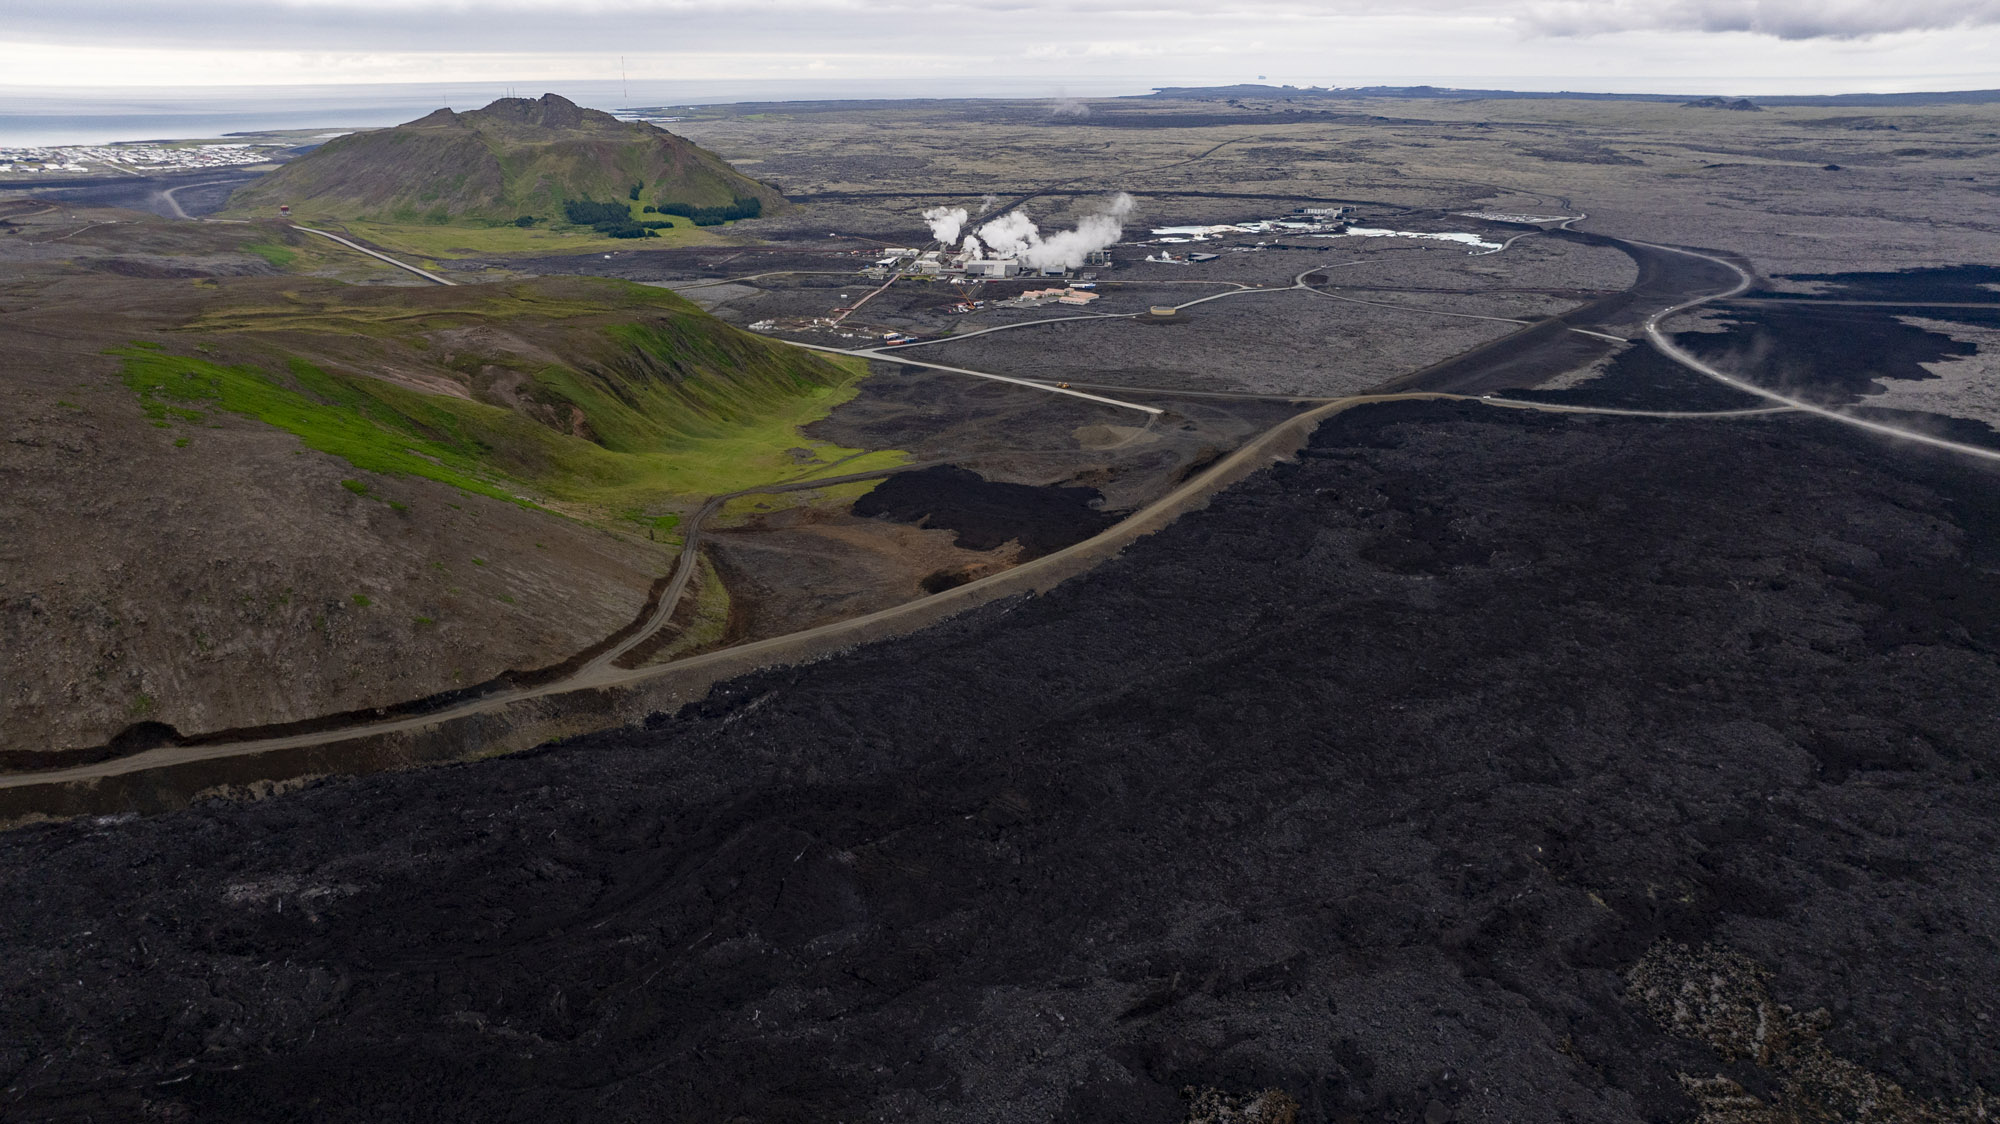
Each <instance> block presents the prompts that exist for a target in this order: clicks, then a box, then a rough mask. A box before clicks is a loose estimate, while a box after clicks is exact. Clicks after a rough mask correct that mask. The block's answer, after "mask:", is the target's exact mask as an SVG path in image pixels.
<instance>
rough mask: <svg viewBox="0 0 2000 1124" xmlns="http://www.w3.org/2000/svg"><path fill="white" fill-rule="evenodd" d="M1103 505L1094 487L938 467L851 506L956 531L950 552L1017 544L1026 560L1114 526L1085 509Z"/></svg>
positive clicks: (881, 487)
mask: <svg viewBox="0 0 2000 1124" xmlns="http://www.w3.org/2000/svg"><path fill="white" fill-rule="evenodd" d="M1103 498H1104V496H1103V494H1102V493H1100V492H1099V491H1098V490H1097V489H1095V488H1080V487H1067V488H1065V487H1043V488H1037V487H1033V486H1031V485H1027V484H1008V483H1005V482H1002V481H997V480H988V479H986V478H985V477H983V476H981V475H979V474H978V473H977V472H974V471H972V470H971V469H966V468H960V467H958V466H957V465H952V464H941V465H936V466H934V467H931V468H924V469H918V470H917V471H915V472H898V473H897V474H896V475H894V476H891V477H889V478H888V479H886V480H884V481H882V483H880V484H878V485H876V486H875V488H874V490H873V491H870V492H869V493H868V494H867V495H865V496H862V497H861V498H860V499H858V500H855V501H854V514H856V515H860V516H867V517H875V516H881V517H884V518H888V519H894V520H896V521H897V522H899V523H916V524H921V525H922V526H926V527H940V528H944V529H946V530H951V531H956V532H958V539H957V542H956V545H958V546H960V547H963V548H964V549H966V550H995V549H998V548H999V547H1001V546H1003V545H1005V544H1006V543H1008V542H1018V543H1020V544H1021V559H1022V560H1023V561H1026V560H1027V559H1030V558H1039V557H1041V556H1042V555H1044V554H1047V553H1049V552H1050V551H1055V550H1061V549H1062V548H1063V547H1066V546H1068V545H1070V544H1071V543H1079V542H1082V541H1083V540H1085V539H1087V538H1089V537H1090V536H1092V535H1095V534H1097V533H1098V532H1099V531H1102V530H1104V529H1105V528H1106V527H1109V526H1111V525H1112V524H1113V523H1116V522H1117V521H1118V517H1117V516H1116V515H1112V514H1110V513H1108V512H1104V511H1099V510H1098V509H1097V508H1096V507H1095V506H1093V505H1094V504H1095V503H1097V502H1098V501H1101V500H1102V499H1103Z"/></svg>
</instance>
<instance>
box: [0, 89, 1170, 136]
mask: <svg viewBox="0 0 2000 1124" xmlns="http://www.w3.org/2000/svg"><path fill="white" fill-rule="evenodd" d="M1146 89H1147V87H1145V86H1143V85H1142V84H1138V83H1135V82H1132V81H1130V80H1114V79H1106V80H1104V81H1102V82H1098V83H1095V84H1090V83H1083V84H1080V83H1077V82H1074V81H1071V82H1068V83H1066V84H1064V85H1061V86H1058V85H1057V84H1055V83H1053V82H1052V81H1050V80H1047V79H1034V78H990V79H984V80H977V81H968V80H961V79H953V80H950V81H944V80H937V79H883V80H879V81H868V80H838V81H769V80H740V81H703V82H638V81H635V82H631V83H629V84H628V83H624V82H616V81H576V82H523V83H518V84H507V83H451V84H446V83H436V82H432V83H398V84H393V85H388V84H384V85H349V86H264V87H258V86H234V87H231V86H207V87H184V88H172V89H142V88H128V89H49V88H37V87H28V86H6V85H0V148H28V147H36V146H52V145H70V144H110V143H113V142H117V141H140V140H197V139H206V138H221V137H228V136H231V135H234V134H238V133H261V132H273V131H286V130H297V129H333V130H340V129H361V128H375V127H380V126H386V125H396V124H400V123H402V122H404V121H412V120H415V119H416V118H419V117H422V116H423V115H425V114H427V113H429V112H431V111H432V110H434V109H438V108H440V107H442V106H449V107H451V108H452V109H456V110H461V111H463V110H468V109H478V108H479V107H481V106H483V105H486V104H487V103H489V102H491V101H493V100H494V99H495V98H503V97H527V98H533V97H540V96H541V95H542V94H544V93H549V92H553V93H557V94H561V95H562V96H563V97H566V98H569V99H570V100H571V101H574V102H576V103H577V104H578V105H583V106H588V107H590V108H593V109H603V110H607V111H613V112H615V111H617V110H620V109H625V108H639V107H644V108H653V107H660V106H673V105H686V106H694V105H714V104H719V103H727V102H740V101H820V100H827V101H835V100H850V99H857V98H930V97H960V98H1025V99H1040V98H1056V97H1058V96H1061V95H1062V94H1064V93H1068V94H1072V95H1081V96H1085V97H1096V96H1110V95H1117V94H1136V93H1144V92H1146Z"/></svg>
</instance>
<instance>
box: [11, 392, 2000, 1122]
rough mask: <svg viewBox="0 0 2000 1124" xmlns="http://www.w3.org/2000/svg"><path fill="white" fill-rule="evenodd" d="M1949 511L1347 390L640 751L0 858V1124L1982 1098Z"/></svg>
mask: <svg viewBox="0 0 2000 1124" xmlns="http://www.w3.org/2000/svg"><path fill="white" fill-rule="evenodd" d="M1996 483H2000V481H1996V480H1995V478H1994V476H1993V475H1992V474H1991V473H1990V472H1987V471H1985V470H1973V469H1968V468H1965V467H1964V466H1963V465H1960V464H1958V463H1955V462H1946V461H1941V460H1930V459H1919V456H1918V455H1917V454H1912V453H1909V452H1907V451H1904V450H1898V449H1894V448H1889V447H1886V446H1881V445H1876V444H1873V443H1870V441H1869V439H1866V438H1863V437H1858V436H1855V435H1854V434H1852V433H1851V432H1850V431H1845V430H1839V429H1836V428H1834V427H1832V426H1830V425H1828V424H1826V423H1820V422H1813V421H1809V420H1802V419H1794V418H1785V419H1775V420H1759V421H1737V422H1694V423H1686V422H1656V421H1635V420H1605V419H1587V418H1563V417H1552V416H1538V415H1529V414H1525V413H1517V412H1512V411H1498V410H1490V409H1482V408H1481V407H1478V406H1476V405H1474V404H1448V403H1420V404H1396V405H1392V406H1379V407H1371V408H1368V409H1365V410H1356V411H1351V412H1349V413H1347V414H1344V415H1342V416H1341V417H1340V418H1338V419H1336V420H1335V421H1334V422H1333V423H1331V424H1329V426H1328V427H1326V428H1325V429H1323V430H1322V431H1321V433H1320V434H1319V435H1318V437H1317V438H1316V440H1315V444H1314V447H1313V448H1312V450H1311V451H1310V453H1309V455H1308V456H1307V457H1305V458H1304V459H1302V460H1301V461H1300V462H1299V463H1298V464H1297V465H1294V466H1280V467H1279V468H1277V469H1274V470H1273V471H1270V472H1267V473H1264V474H1260V475H1258V476H1256V477H1253V478H1251V479H1250V480H1249V481H1247V482H1245V483H1244V484H1243V485H1241V486H1239V487H1238V488H1236V489H1234V490H1233V491H1231V492H1230V493H1227V494H1225V495H1223V496H1221V497H1219V498H1218V499H1217V500H1216V501H1215V503H1214V504H1213V505H1212V506H1211V507H1209V508H1208V509H1207V510H1204V511H1202V512H1199V513H1196V514H1193V515H1190V516H1188V517H1186V518H1184V519H1182V520H1181V521H1179V522H1178V523H1176V524H1175V525H1174V526H1172V527H1170V528H1168V529H1167V530H1165V531H1162V532H1160V533H1159V534H1156V535H1153V536H1150V537H1148V538H1146V539H1144V540H1141V541H1140V542H1138V543H1136V544H1135V545H1134V546H1133V547H1132V548H1130V549H1129V550H1128V551H1127V552H1126V553H1125V554H1124V555H1123V556H1121V557H1120V558H1119V559H1117V560H1115V561H1113V562H1111V563H1109V564H1107V565H1105V566H1104V567H1102V568H1100V569H1099V570H1097V571H1095V572H1093V573H1092V574H1090V575H1088V576H1087V577H1084V578H1081V579H1078V580H1076V581H1073V582H1071V583H1069V584H1067V585H1064V586H1062V587H1060V588H1058V589H1057V590H1055V591H1054V592H1053V593H1051V594H1049V595H1047V596H1044V597H1041V598H1037V599H1033V600H1028V601H1024V602H1015V603H1010V604H1002V605H997V606H993V607H990V608H989V609H987V610H985V611H982V612H980V613H978V614H975V615H973V616H970V617H968V618H965V619H961V620H959V621H956V622H953V623H951V624H948V625H945V626H941V627H939V628H936V629H933V630H931V631H929V632H927V633H924V634H921V635H918V636H915V637H912V638H908V639H906V640H902V641H897V642H893V643H886V644H881V645H876V646H873V647H869V648H865V649H861V650H858V651H856V652H853V653H851V654H848V655H846V656H843V657H840V658H837V659H833V660H828V661H825V662H822V663H819V664H815V665H812V666H810V667H806V668H802V669H797V670H791V671H783V672H776V673H770V674H765V675H760V676H755V677H751V678H749V679H747V680H744V681H740V682H738V683H735V684H732V685H729V686H727V687H725V688H722V689H720V690H718V692H717V693H716V695H715V696H714V697H712V698H711V699H710V700H709V701H708V702H706V703H705V704H703V705H700V706H698V707H694V708H690V710H689V711H687V712H685V713H683V714H681V715H679V716H676V717H673V718H668V719H661V720H658V721H657V722H656V723H655V724H654V726H653V727H652V728H650V729H648V730H645V731H631V732H622V733H616V734H609V735H604V736H600V737H596V738H593V739H589V740H586V741H580V742H576V743H572V744H569V745H565V746H561V747H554V748H550V749H546V750H544V751H541V752H539V753H537V754H533V755H529V756H524V757H518V758H512V759H505V760H496V761H489V762H484V763H480V764H476V765H468V766H463V767H454V768H444V769H435V770H430V771H426V772H420V773H412V774H400V775H379V776H374V777H369V778H366V779H363V780H358V781H346V782H337V783H325V784H321V785H318V786H316V787H313V788H310V789H308V790H307V791H305V792H302V793H297V794H294V795H291V796H287V797H282V798H278V799H273V800H269V801H266V802H264V803H261V804H255V805H248V806H239V805H231V804H211V805H205V806H200V807H197V808H195V809H194V810H191V811H189V812H187V813H184V814H179V815H173V816H164V817H160V818H157V819H150V820H137V821H134V820H124V821H104V822H78V823H70V824H64V825H57V826H47V827H43V828H37V829H32V830H29V831H24V832H20V833H17V834H14V835H11V836H8V837H6V838H5V839H0V871H4V872H5V874H4V886H0V894H4V900H5V901H6V902H7V903H8V909H7V911H6V913H5V918H6V920H5V924H4V927H0V942H4V943H0V996H4V999H0V1090H4V1093H0V1096H4V1100H0V1114H4V1115H5V1116H6V1117H7V1118H8V1119H10V1120H46V1119H71V1120H78V1119H96V1120H108V1119H139V1118H155V1119H198V1120H202V1121H234V1120H258V1121H269V1120H314V1121H328V1120H335V1121H339V1120H357V1121H358V1120H370V1121H373V1120H386V1119H396V1120H407V1119H423V1120H433V1121H445V1120H468V1121H470V1120H480V1121H488V1120H535V1121H568V1120H578V1121H582V1120H588V1121H614V1120H675V1121H718V1122H720V1121H742V1120H748V1121H760V1122H761V1121H815V1122H821V1121H839V1120H847V1121H858V1120H863V1119H867V1120H892V1121H1022V1122H1028V1121H1033V1122H1041V1121H1049V1120H1058V1121H1071V1122H1077V1124H1082V1122H1086V1121H1087V1122H1090V1124H1099V1122H1105V1121H1135V1122H1138V1121H1143V1122H1151V1124H1173V1122H1175V1121H1178V1120H1180V1119H1182V1117H1183V1115H1184V1113H1185V1108H1184V1106H1183V1103H1182V1101H1181V1094H1180V1090H1181V1089H1182V1088H1183V1087H1185V1086H1216V1087H1220V1088H1221V1089H1223V1090H1225V1091H1230V1092H1239V1093H1241V1092H1250V1091H1255V1090H1258V1089H1263V1088H1266V1087H1272V1086H1275V1087H1279V1088H1282V1089H1283V1090H1285V1091H1286V1092H1287V1093H1288V1094H1289V1095H1290V1096H1292V1097H1294V1098H1296V1099H1297V1100H1298V1101H1299V1102H1300V1104H1301V1105H1302V1106H1303V1113H1302V1119H1305V1120H1309V1121H1319V1120H1369V1121H1411V1120H1417V1119H1422V1120H1426V1121H1429V1122H1432V1124H1436V1122H1438V1121H1447V1120H1458V1121H1474V1120H1490V1121H1522V1122H1525V1121H1563V1120H1573V1121H1635V1122H1636V1121H1674V1120H1689V1119H1692V1118H1693V1117H1694V1115H1695V1113H1696V1111H1697V1100H1696V1098H1702V1099H1703V1102H1704V1103H1708V1104H1711V1105H1715V1104H1719V1103H1722V1102H1723V1101H1726V1100H1727V1099H1728V1098H1730V1097H1735V1096H1738V1095H1740V1094H1743V1091H1744V1090H1747V1091H1748V1093H1747V1095H1749V1096H1752V1097H1755V1098H1757V1099H1758V1100H1761V1101H1763V1102H1767V1103H1777V1104H1779V1105H1780V1107H1781V1108H1782V1109H1783V1110H1785V1111H1788V1112H1789V1111H1796V1112H1798V1113H1799V1115H1798V1116H1797V1117H1790V1116H1785V1117H1780V1116H1777V1115H1773V1116H1768V1117H1765V1116H1754V1117H1753V1116H1748V1115H1739V1116H1736V1117H1731V1118H1730V1119H1740V1120H1751V1119H1757V1120H1775V1119H1780V1118H1784V1119H1808V1120H1822V1119H1825V1120H1831V1119H1855V1118H1857V1116H1858V1110H1857V1109H1856V1107H1855V1103H1856V1102H1855V1100H1854V1098H1856V1097H1859V1096H1864V1095H1865V1096H1868V1097H1870V1098H1872V1099H1873V1103H1874V1104H1875V1106H1876V1111H1877V1115H1876V1116H1873V1117H1870V1119H1880V1120H1888V1119H1903V1120H1915V1119H1918V1117H1917V1116H1916V1115H1914V1113H1915V1112H1916V1108H1917V1107H1921V1104H1922V1102H1923V1101H1924V1100H1925V1099H1926V1098H1935V1099H1937V1100H1939V1101H1941V1102H1944V1107H1945V1108H1948V1107H1949V1106H1950V1104H1952V1103H1955V1102H1956V1101H1957V1100H1958V1099H1960V1098H1964V1097H1969V1096H1972V1095H1973V1094H1974V1093H1975V1092H1976V1091H1977V1090H1979V1089H1982V1088H1983V1089H1984V1090H1986V1091H1987V1093H1988V1095H1989V1096H1990V1095H1991V1094H1992V1093H1995V1092H2000V1029H1996V1028H2000V1021H1997V1020H2000V947H1997V946H2000V889H1996V887H2000V850H1996V846H1995V844H1996V832H2000V748H1996V746H1995V743H1994V740H1993V738H1992V731H1993V729H1994V720H1995V714H1996V707H2000V660H1996V650H2000V612H1996V609H1995V606H1996V605H2000V578H1996V576H1995V571H1996V569H2000V503H1996V499H1995V497H1996V495H2000V489H1997V488H1996ZM1628 981H1629V984H1628ZM1779 1004H1784V1005H1788V1006H1779ZM1662 1019H1663V1020H1666V1022H1665V1023H1662V1022H1661V1021H1658V1020H1662ZM1680 1075H1688V1076H1689V1078H1690V1079H1691V1080H1692V1079H1700V1082H1698V1083H1692V1084H1690V1083H1684V1082H1683V1080H1682V1079H1681V1076H1680ZM1717 1075H1721V1077H1720V1078H1719V1079H1718V1078H1717ZM1890 1081H1893V1082H1896V1083H1899V1084H1900V1086H1901V1088H1900V1089H1891V1088H1889V1087H1888V1086H1887V1085H1885V1084H1884V1083H1885V1082H1890ZM1940 1111H1943V1110H1942V1109H1941V1110H1940ZM1941 1118H1946V1117H1943V1116H1939V1117H1926V1118H1925V1119H1941ZM1964 1118H1966V1119H1969V1118H1970V1117H1969V1116H1967V1117H1964ZM1712 1119H1718V1120H1719V1119H1724V1117H1722V1116H1719V1115H1718V1116H1715V1117H1713V1118H1712Z"/></svg>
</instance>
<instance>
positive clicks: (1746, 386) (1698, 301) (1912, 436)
mask: <svg viewBox="0 0 2000 1124" xmlns="http://www.w3.org/2000/svg"><path fill="white" fill-rule="evenodd" d="M1627 241H1631V239H1627ZM1633 245H1635V246H1645V247H1648V248H1650V249H1654V250H1664V251H1666V252H1668V253H1674V254H1685V255H1687V256H1688V257H1693V258H1700V259H1702V260H1703V261H1711V262H1714V263H1715V264H1717V265H1720V266H1725V267H1727V268H1728V269H1729V270H1730V271H1732V272H1734V273H1735V274H1736V278H1737V280H1736V284H1735V285H1733V286H1731V287H1730V288H1728V289H1727V290H1725V291H1723V292H1720V293H1710V294H1708V295H1707V296H1705V297H1696V298H1695V299H1693V300H1690V301H1683V302H1681V303H1680V304H1677V305H1674V306H1673V307H1672V308H1666V309H1662V310H1660V311H1659V312H1655V313H1654V314H1653V315H1651V316H1650V317H1647V319H1646V338H1647V339H1648V340H1650V341H1652V344H1653V346H1654V347H1655V348H1657V349H1659V351H1660V354H1662V355H1665V356H1666V357H1667V358H1669V359H1672V360H1673V361H1674V362H1676V363H1679V364H1680V365H1681V366H1683V367H1686V368H1688V369H1689V370H1691V371H1694V372H1696V373H1698V374H1702V375H1706V376H1708V377H1709V378H1711V379H1714V380H1715V381H1716V382H1719V383H1721V384H1723V385H1724V386H1727V387H1730V388H1731V389H1734V390H1740V391H1742V392H1744V393H1745V394H1753V395H1756V396H1757V397H1759V398H1762V399H1764V400H1765V401H1767V402H1775V403H1778V404H1779V405H1782V406H1785V407H1788V408H1790V409H1793V410H1797V411H1799V412H1801V413H1806V414H1812V415H1813V416H1815V417H1821V418H1825V419H1827V420H1828V421H1835V422H1839V423H1840V424H1842V425H1851V426H1854V427H1855V428H1856V429H1865V430H1867V431H1869V432H1870V433H1879V434H1881V435H1883V436H1885V437H1897V438H1901V439H1902V440H1904V441H1914V442H1916V443H1917V444H1920V445H1928V446H1930V447H1931V448H1933V449H1944V450H1946V451H1948V452H1953V453H1960V454H1963V455H1965V456H1968V457H1977V458H1978V459H1980V460H1986V461H2000V450H1994V449H1983V448H1980V447H1979V446H1977V445H1967V444H1964V443H1963V442H1959V441H1947V440H1946V439H1944V438H1942V437H1932V436H1931V435H1929V434H1927V433H1914V432H1912V431H1910V430H1907V429H1899V428H1897V427H1896V426H1893V425H1887V424H1884V423H1882V422H1878V421H1870V420H1869V419H1867V418H1858V417H1855V416H1854V415H1852V414H1845V413H1842V412H1841V411H1839V410H1834V409H1830V408H1828V407H1826V406H1821V405H1818V404H1817V403H1813V402H1807V401H1805V400H1803V399H1799V398H1793V397H1792V396H1790V395H1788V394H1782V393H1780V392H1778V391H1775V390H1771V389H1769V388H1767V387H1763V386H1759V385H1757V384H1756V383H1754V382H1751V381H1749V380H1748V379H1742V378H1738V377H1736V376H1735V375H1732V374H1729V373H1727V372H1725V371H1721V370H1718V369H1717V368H1715V367H1713V366H1710V365H1709V364H1707V363H1704V362H1702V361H1701V360H1700V359H1697V358H1695V357H1694V356H1693V355H1690V354H1688V353H1687V352H1685V351H1683V350H1681V349H1680V347H1678V346H1677V345H1676V344H1675V343H1674V341H1673V340H1672V339H1671V338H1670V337H1669V336H1668V335H1667V333H1666V332H1665V331H1664V330H1662V329H1661V327H1660V325H1661V324H1662V323H1663V322H1665V321H1666V320H1667V318H1668V317H1672V316H1678V315H1680V314H1681V313H1683V312H1686V311H1688V310H1689V309H1691V308H1696V307H1699V306H1701V305H1704V304H1708V303H1709V302H1711V301H1719V300H1727V299H1729V298H1730V297H1733V296H1735V295H1736V294H1738V293H1741V292H1742V291H1744V290H1745V289H1748V288H1749V287H1750V286H1751V284H1752V283H1753V282H1754V281H1755V278H1753V277H1751V276H1750V273H1749V271H1748V270H1746V269H1744V268H1743V267H1742V266H1740V265H1737V264H1736V263H1735V262H1733V261H1730V260H1728V259H1727V258H1719V257H1716V256H1715V255H1713V254H1704V253H1701V252H1700V251H1697V250H1685V249H1682V248H1681V247H1679V246H1661V245H1657V244H1655V243H1652V242H1633Z"/></svg>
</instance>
